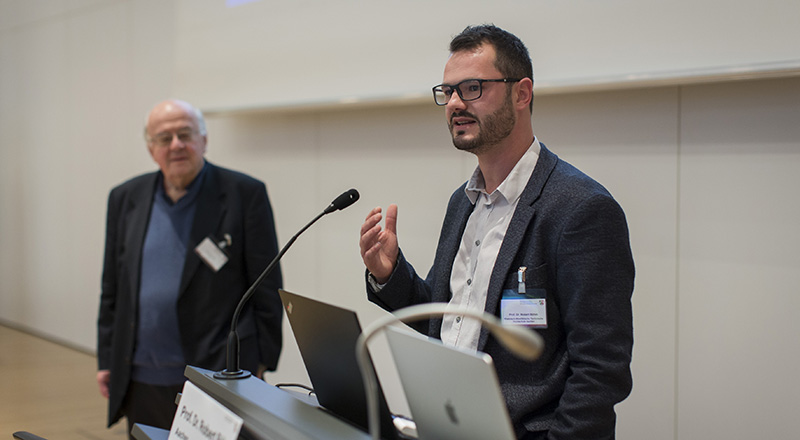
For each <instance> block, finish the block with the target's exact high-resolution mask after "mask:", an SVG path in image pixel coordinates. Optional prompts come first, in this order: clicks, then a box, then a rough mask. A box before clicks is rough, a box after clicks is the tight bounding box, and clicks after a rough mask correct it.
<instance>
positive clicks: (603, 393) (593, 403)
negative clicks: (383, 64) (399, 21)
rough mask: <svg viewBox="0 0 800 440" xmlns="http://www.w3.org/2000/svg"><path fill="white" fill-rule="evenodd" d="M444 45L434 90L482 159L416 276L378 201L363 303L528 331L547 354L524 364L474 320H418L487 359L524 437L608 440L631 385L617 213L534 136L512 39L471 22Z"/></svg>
mask: <svg viewBox="0 0 800 440" xmlns="http://www.w3.org/2000/svg"><path fill="white" fill-rule="evenodd" d="M450 52H451V55H450V58H449V60H448V61H447V64H446V65H445V68H444V77H443V84H441V85H439V86H436V87H434V88H433V93H434V99H435V100H436V104H438V105H440V106H444V108H445V117H446V120H447V123H448V128H449V130H450V134H451V135H452V138H453V144H454V145H455V146H456V148H458V149H460V150H463V151H468V152H470V153H472V154H474V155H475V156H477V158H478V167H477V169H476V170H475V172H474V174H473V175H472V178H471V179H470V180H469V181H468V182H466V183H465V184H464V185H462V186H461V187H460V188H458V189H457V190H456V191H455V192H454V193H453V195H452V196H451V198H450V202H449V204H448V206H447V211H446V214H445V219H444V224H443V226H442V230H441V235H440V237H439V244H438V247H437V250H436V257H435V259H434V263H433V267H432V268H431V269H430V271H429V273H428V276H427V278H425V279H422V278H421V277H419V276H418V275H417V274H416V272H415V271H414V268H413V267H412V266H411V265H410V264H409V262H408V261H406V259H405V258H404V256H403V253H402V252H400V249H399V247H398V240H397V228H396V225H397V206H396V205H390V206H389V207H388V209H387V210H386V220H385V227H384V228H383V229H382V228H381V225H380V221H381V220H382V217H383V213H382V210H381V208H380V207H378V208H375V209H373V210H372V211H371V212H370V213H369V215H368V216H367V219H366V221H365V222H364V224H363V225H362V227H361V239H360V248H361V256H362V258H363V260H364V264H365V265H366V267H367V292H368V296H369V299H370V300H371V301H373V302H375V303H377V304H378V305H380V306H381V307H383V308H385V309H386V310H389V311H392V310H397V309H399V308H402V307H406V306H410V305H414V304H419V303H426V302H449V303H450V304H451V305H453V306H454V307H467V308H475V309H479V310H485V311H486V312H487V313H490V314H494V315H497V316H500V317H501V319H502V320H503V322H504V323H507V324H514V325H526V326H529V327H531V328H534V329H535V330H536V331H538V332H539V333H540V334H541V336H542V337H543V338H544V342H545V349H544V353H543V354H542V356H541V357H540V358H539V359H538V360H537V361H534V362H525V361H522V360H520V359H517V358H516V357H514V355H512V354H511V353H509V352H507V351H505V349H503V348H502V347H501V346H500V345H499V344H498V342H497V341H496V340H494V339H493V338H492V337H490V336H489V335H488V333H487V331H486V330H483V329H481V327H480V324H479V323H478V322H477V321H475V320H472V319H469V318H464V319H461V316H458V315H448V316H445V317H444V318H443V319H441V318H437V319H431V320H430V321H429V322H424V323H422V324H419V325H416V328H417V329H418V330H419V331H421V332H423V333H426V334H428V335H430V336H435V337H440V338H441V339H442V340H443V341H444V343H445V344H448V345H453V346H458V347H463V348H468V349H472V350H480V351H483V352H486V353H488V354H489V355H491V356H492V358H493V359H494V363H495V366H496V368H497V374H498V378H499V380H500V385H501V389H502V392H503V395H504V397H505V399H506V404H507V407H508V410H509V415H510V416H511V420H512V422H513V424H514V429H515V431H516V434H517V436H518V437H519V438H522V439H526V440H528V439H570V440H578V439H592V440H598V439H611V438H614V433H615V423H616V416H615V413H614V405H615V404H617V403H618V402H620V401H622V400H623V399H624V398H625V397H627V396H628V394H629V393H630V390H631V387H632V378H631V372H630V362H631V353H632V347H633V324H632V308H631V295H632V293H633V279H634V266H633V258H632V255H631V250H630V243H629V238H628V227H627V223H626V220H625V215H624V213H623V211H622V209H621V208H620V206H619V205H618V204H617V202H616V201H615V200H614V199H613V198H612V197H611V195H610V194H609V193H608V191H606V189H605V188H604V187H603V186H601V185H600V184H599V183H597V182H595V181H594V180H592V179H591V178H590V177H588V176H586V175H585V174H583V173H582V172H580V171H579V170H577V169H576V168H574V167H573V166H571V165H569V164H568V163H566V162H565V161H563V160H561V159H559V158H558V156H556V155H555V154H554V153H552V152H551V151H550V150H548V149H547V148H546V147H545V146H544V144H541V143H540V142H539V140H538V139H537V138H536V137H534V134H533V126H532V123H531V113H532V108H533V107H532V102H533V71H532V65H531V61H530V57H529V55H528V50H527V49H526V48H525V46H524V44H523V43H522V42H521V41H520V40H519V39H518V38H517V37H516V36H514V35H512V34H510V33H508V32H506V31H504V30H502V29H499V28H497V27H495V26H491V25H485V26H476V27H468V28H467V29H465V30H464V31H463V32H462V33H461V34H459V35H457V36H456V37H455V38H454V39H453V40H452V42H451V43H450ZM528 299H534V300H535V301H528ZM530 304H535V306H533V307H532V308H531V306H530ZM412 325H413V324H412ZM480 399H481V396H475V404H477V405H479V404H480Z"/></svg>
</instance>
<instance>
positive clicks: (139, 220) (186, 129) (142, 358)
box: [97, 100, 282, 432]
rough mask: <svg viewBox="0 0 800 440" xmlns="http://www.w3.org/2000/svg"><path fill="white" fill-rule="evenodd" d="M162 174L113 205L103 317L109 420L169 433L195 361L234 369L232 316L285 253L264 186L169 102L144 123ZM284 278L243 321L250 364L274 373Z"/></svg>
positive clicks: (277, 275)
mask: <svg viewBox="0 0 800 440" xmlns="http://www.w3.org/2000/svg"><path fill="white" fill-rule="evenodd" d="M145 137H146V140H147V148H148V150H149V152H150V156H151V157H152V158H153V160H154V161H155V162H156V164H158V167H159V171H156V172H152V173H148V174H144V175H141V176H138V177H134V178H132V179H130V180H128V181H126V182H124V183H122V184H121V185H119V186H117V187H116V188H114V189H113V190H112V191H111V193H110V195H109V199H108V214H107V223H106V246H105V260H104V267H103V276H102V292H101V296H100V311H99V317H98V345H97V357H98V367H99V371H98V373H97V382H98V385H99V387H100V392H101V394H103V396H105V397H107V398H108V399H109V406H108V424H109V426H111V425H112V424H114V423H116V422H117V421H118V420H119V419H120V418H121V417H122V416H125V417H126V418H127V420H128V431H129V432H130V429H131V428H132V426H133V424H134V423H142V424H146V425H150V426H156V427H161V428H169V427H170V424H171V422H172V418H173V416H174V412H175V409H176V406H175V404H174V401H175V396H176V393H178V392H179V391H180V390H181V388H182V385H183V382H184V377H183V371H184V368H185V366H186V365H194V366H198V367H202V368H207V369H212V370H220V369H222V368H223V367H224V365H225V349H226V337H227V332H228V329H229V324H230V319H231V317H232V315H233V312H234V310H235V308H236V305H237V304H238V302H239V300H240V298H241V297H242V295H243V294H244V292H245V291H246V290H247V287H248V286H249V285H250V284H251V283H252V282H253V281H255V279H256V278H257V277H258V276H259V274H260V273H261V271H262V270H263V269H264V268H265V267H266V266H267V264H268V263H269V261H270V260H271V259H272V258H273V257H274V256H275V255H276V254H277V252H278V245H277V238H276V234H275V227H274V223H273V217H272V208H271V206H270V202H269V199H268V197H267V191H266V187H265V185H264V184H263V183H262V182H260V181H258V180H256V179H254V178H252V177H249V176H246V175H244V174H242V173H239V172H235V171H231V170H228V169H225V168H221V167H218V166H216V165H213V164H211V163H209V162H207V161H206V160H205V158H204V155H205V152H206V142H207V133H206V128H205V122H204V120H203V115H202V113H201V112H200V111H199V110H197V109H195V108H194V107H192V106H191V105H190V104H188V103H186V102H183V101H178V100H168V101H164V102H162V103H160V104H158V105H156V106H155V107H154V108H153V110H152V111H151V112H150V114H149V117H148V119H147V125H146V128H145ZM281 282H282V280H281V272H280V269H277V270H275V271H273V272H272V274H271V275H270V277H268V278H267V279H266V280H265V282H264V283H263V284H262V285H261V287H260V288H259V290H258V292H257V293H256V294H255V295H254V297H253V298H252V300H251V301H250V302H249V303H248V305H247V306H246V307H245V309H244V311H243V312H242V315H241V319H240V322H239V324H238V333H239V336H240V338H241V365H242V368H244V369H247V370H250V371H254V372H255V371H261V370H274V369H275V368H276V366H277V362H278V357H279V355H280V351H281V341H282V336H281V320H282V310H281V302H280V298H279V296H278V293H277V289H278V288H279V287H281Z"/></svg>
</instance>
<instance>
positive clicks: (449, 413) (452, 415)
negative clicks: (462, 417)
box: [444, 399, 458, 425]
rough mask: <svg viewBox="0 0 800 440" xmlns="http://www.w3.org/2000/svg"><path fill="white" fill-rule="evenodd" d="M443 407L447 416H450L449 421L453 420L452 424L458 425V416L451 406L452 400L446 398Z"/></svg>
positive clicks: (454, 408)
mask: <svg viewBox="0 0 800 440" xmlns="http://www.w3.org/2000/svg"><path fill="white" fill-rule="evenodd" d="M444 409H445V411H446V412H447V417H449V418H450V421H451V422H453V424H454V425H458V417H457V416H456V407H455V406H453V402H451V401H450V399H447V402H445V404H444Z"/></svg>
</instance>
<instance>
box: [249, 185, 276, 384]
mask: <svg viewBox="0 0 800 440" xmlns="http://www.w3.org/2000/svg"><path fill="white" fill-rule="evenodd" d="M244 228H245V257H244V258H245V267H246V271H247V277H248V280H247V283H248V285H250V284H252V283H253V282H255V280H256V279H257V278H258V277H259V275H261V272H263V270H264V269H265V268H266V267H267V265H268V264H269V263H270V262H271V261H272V259H273V258H274V257H275V256H276V255H277V254H278V238H277V235H276V233H275V222H274V219H273V215H272V206H271V205H270V202H269V197H268V196H267V188H266V186H265V185H264V184H263V183H260V182H259V185H258V188H257V190H256V191H254V192H253V193H252V195H251V197H250V200H249V201H248V203H247V212H246V214H245V225H244ZM282 286H283V277H282V275H281V268H280V265H278V266H276V267H275V268H274V269H273V271H272V272H271V273H270V274H269V275H268V276H267V278H266V279H265V280H264V281H263V282H262V283H261V285H260V286H259V287H258V290H257V291H256V292H255V294H254V296H253V309H254V310H253V311H254V312H255V317H256V327H257V331H258V347H259V363H261V364H262V365H263V366H264V367H265V368H266V369H267V370H268V371H274V370H275V369H276V368H277V366H278V358H279V357H280V353H281V347H282V341H283V336H282V329H283V324H282V322H283V307H282V305H281V299H280V296H279V294H278V289H279V288H281V287H282Z"/></svg>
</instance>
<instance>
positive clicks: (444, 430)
mask: <svg viewBox="0 0 800 440" xmlns="http://www.w3.org/2000/svg"><path fill="white" fill-rule="evenodd" d="M385 332H386V339H387V340H388V341H389V348H390V350H391V352H392V357H393V358H394V362H395V365H396V366H397V372H398V375H399V376H400V383H401V384H402V385H403V390H404V391H405V394H406V400H407V401H408V407H409V409H410V410H411V417H412V418H413V420H414V422H415V423H416V428H417V434H418V437H419V440H471V439H474V440H485V439H488V438H491V439H496V440H515V439H516V435H515V434H514V429H513V428H512V425H511V418H510V417H509V416H508V410H507V409H506V403H505V400H504V399H503V395H502V393H501V392H500V384H499V383H498V381H497V373H496V372H495V369H494V363H493V362H492V358H491V356H489V355H488V354H486V353H477V354H476V353H472V352H467V351H463V350H460V349H456V348H452V347H446V346H444V345H443V344H442V342H441V341H439V340H438V339H433V338H428V337H425V336H423V335H421V334H419V333H415V332H411V331H408V330H405V329H399V328H397V327H388V328H386V330H385Z"/></svg>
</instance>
